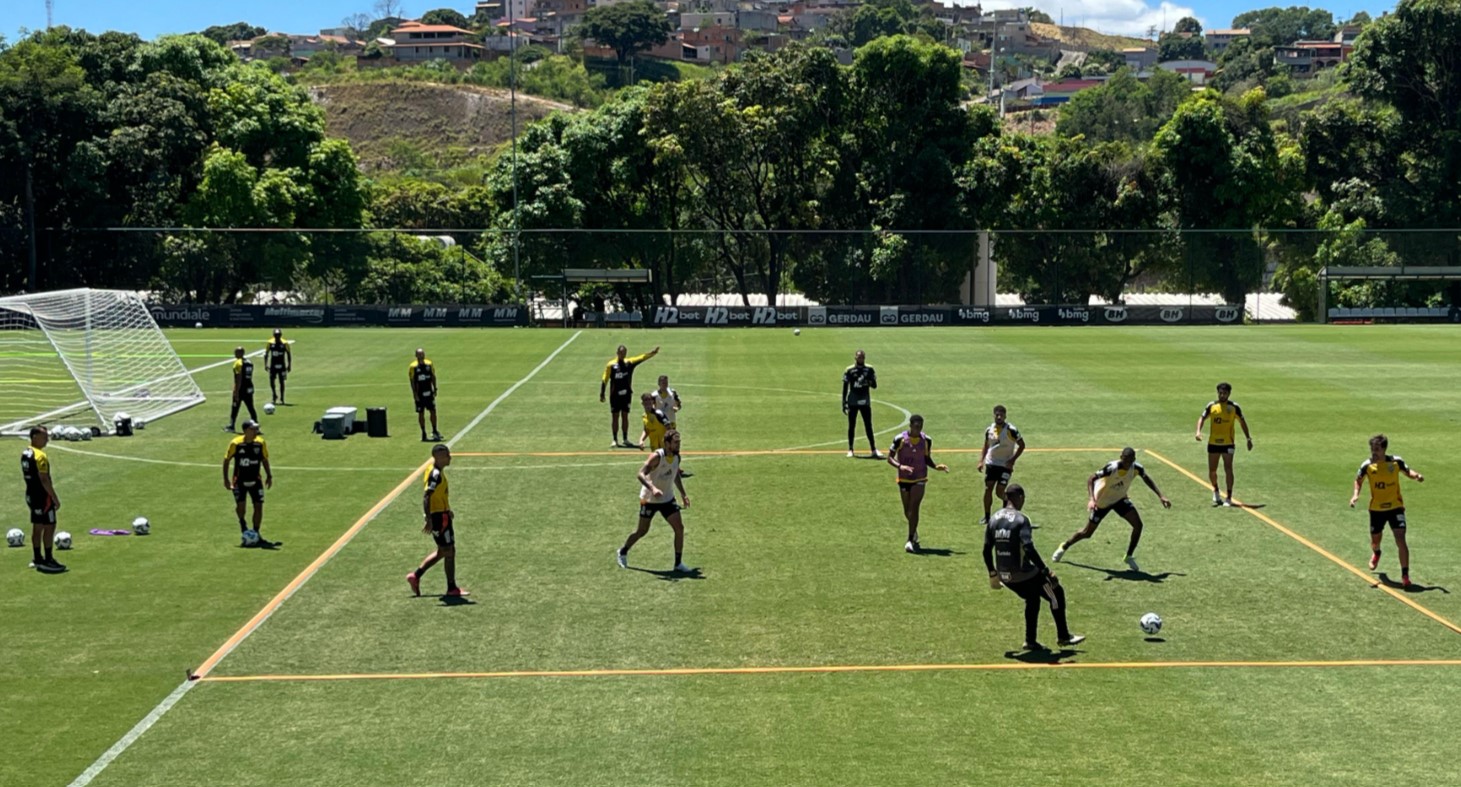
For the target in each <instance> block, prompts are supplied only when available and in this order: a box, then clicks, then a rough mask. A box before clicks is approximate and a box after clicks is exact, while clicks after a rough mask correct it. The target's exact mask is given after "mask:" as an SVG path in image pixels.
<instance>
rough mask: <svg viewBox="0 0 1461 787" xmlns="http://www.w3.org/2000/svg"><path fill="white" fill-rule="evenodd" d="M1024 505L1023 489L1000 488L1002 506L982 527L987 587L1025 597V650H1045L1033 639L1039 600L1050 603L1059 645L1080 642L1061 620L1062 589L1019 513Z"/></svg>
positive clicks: (1062, 614)
mask: <svg viewBox="0 0 1461 787" xmlns="http://www.w3.org/2000/svg"><path fill="white" fill-rule="evenodd" d="M1024 507H1025V490H1024V488H1023V487H1021V486H1020V485H1019V484H1010V485H1009V487H1008V488H1006V489H1005V490H1004V508H1001V509H999V510H998V511H996V512H995V513H994V516H992V517H990V518H989V524H988V525H985V527H984V567H985V568H987V569H989V586H990V587H992V588H994V589H995V590H998V589H999V587H1000V585H1001V584H1002V585H1004V586H1005V587H1007V588H1009V589H1010V590H1013V591H1014V592H1015V595H1017V596H1019V597H1020V598H1022V599H1024V600H1025V650H1045V649H1046V648H1045V646H1044V645H1041V644H1040V642H1039V641H1038V640H1037V639H1036V638H1035V630H1036V628H1037V626H1038V624H1039V622H1040V602H1041V600H1042V599H1043V600H1044V601H1046V602H1048V603H1049V604H1050V614H1051V616H1053V617H1054V618H1055V634H1056V636H1057V637H1058V638H1059V642H1060V644H1061V645H1062V646H1067V645H1077V644H1080V643H1081V642H1083V641H1084V640H1085V637H1084V636H1081V635H1080V634H1072V633H1070V626H1069V624H1067V623H1066V620H1065V588H1063V587H1061V586H1060V580H1057V579H1056V578H1055V575H1054V574H1052V573H1050V569H1049V568H1047V567H1046V566H1045V563H1044V562H1043V561H1041V560H1040V552H1039V550H1037V549H1035V541H1034V538H1033V536H1032V534H1031V525H1030V519H1029V517H1027V516H1025V515H1024V514H1022V513H1020V509H1021V508H1024Z"/></svg>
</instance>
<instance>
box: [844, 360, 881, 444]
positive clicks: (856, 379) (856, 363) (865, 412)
mask: <svg viewBox="0 0 1461 787" xmlns="http://www.w3.org/2000/svg"><path fill="white" fill-rule="evenodd" d="M877 387H878V373H877V372H876V371H875V370H874V369H873V367H871V366H868V365H867V353H865V352H863V351H862V350H858V351H857V352H855V353H853V354H852V365H851V366H849V367H847V369H846V370H845V371H843V372H842V412H843V413H844V414H845V415H846V416H847V456H848V458H849V459H850V458H852V457H854V456H857V452H856V451H855V450H854V449H853V445H852V443H853V440H854V439H855V438H856V437H857V417H858V416H859V415H861V416H862V428H863V431H864V432H866V433H867V444H868V448H869V450H871V451H872V452H873V458H874V459H881V458H882V457H881V456H878V443H877V438H876V437H873V395H872V390H873V389H874V388H877Z"/></svg>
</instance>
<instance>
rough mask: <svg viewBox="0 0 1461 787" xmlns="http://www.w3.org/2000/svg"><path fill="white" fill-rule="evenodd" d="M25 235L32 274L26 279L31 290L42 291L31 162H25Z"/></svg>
mask: <svg viewBox="0 0 1461 787" xmlns="http://www.w3.org/2000/svg"><path fill="white" fill-rule="evenodd" d="M25 237H26V240H27V242H28V244H29V249H28V251H29V256H30V260H29V261H30V276H29V278H27V279H26V281H27V282H29V286H30V291H31V292H40V291H41V283H40V280H39V279H37V278H36V197H35V191H34V190H33V189H32V188H31V177H30V162H26V164H25Z"/></svg>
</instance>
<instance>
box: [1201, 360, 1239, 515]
mask: <svg viewBox="0 0 1461 787" xmlns="http://www.w3.org/2000/svg"><path fill="white" fill-rule="evenodd" d="M1232 395H1233V386H1231V385H1229V384H1228V383H1218V385H1217V399H1214V400H1213V401H1211V402H1208V403H1207V406H1206V407H1204V408H1202V415H1201V416H1199V417H1198V419H1197V429H1196V430H1195V431H1194V432H1193V435H1192V437H1193V439H1195V440H1197V441H1198V442H1201V441H1202V425H1203V424H1204V423H1210V424H1211V426H1210V427H1209V430H1208V433H1207V480H1209V481H1211V482H1212V504H1213V505H1215V506H1231V505H1232V504H1233V454H1234V452H1236V451H1237V443H1236V439H1235V435H1234V430H1233V426H1234V425H1235V424H1236V425H1238V426H1241V427H1243V436H1244V437H1246V438H1248V450H1249V451H1252V450H1253V435H1252V434H1250V433H1249V432H1248V422H1247V421H1246V420H1244V419H1243V408H1241V407H1239V406H1238V403H1237V402H1234V401H1230V400H1229V399H1228V397H1230V396H1232ZM1219 458H1221V459H1222V462H1223V470H1224V471H1225V472H1226V474H1227V481H1228V496H1227V497H1226V498H1223V497H1220V496H1219V495H1218V482H1217V467H1218V459H1219Z"/></svg>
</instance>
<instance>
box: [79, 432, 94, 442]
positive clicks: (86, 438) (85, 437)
mask: <svg viewBox="0 0 1461 787" xmlns="http://www.w3.org/2000/svg"><path fill="white" fill-rule="evenodd" d="M91 438H92V434H91V430H90V429H82V430H81V440H82V442H89V441H90V440H91Z"/></svg>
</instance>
